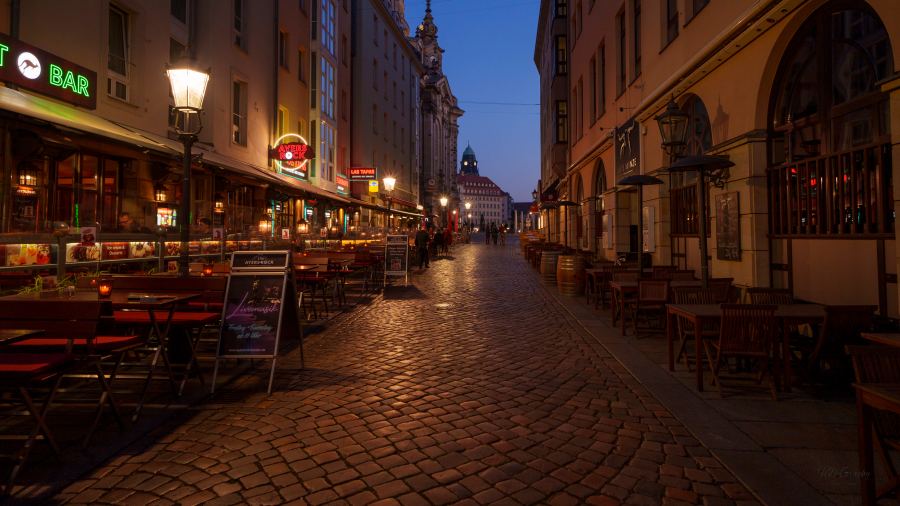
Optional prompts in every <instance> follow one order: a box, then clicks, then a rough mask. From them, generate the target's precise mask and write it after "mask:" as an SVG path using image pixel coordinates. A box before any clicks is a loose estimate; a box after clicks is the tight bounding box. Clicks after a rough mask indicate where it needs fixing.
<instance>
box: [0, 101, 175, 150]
mask: <svg viewBox="0 0 900 506" xmlns="http://www.w3.org/2000/svg"><path fill="white" fill-rule="evenodd" d="M0 109H5V110H7V111H10V112H13V113H16V114H21V115H23V116H29V117H32V118H36V119H39V120H43V121H46V122H48V123H53V124H57V125H61V126H64V127H67V128H71V129H72V130H79V131H82V132H85V133H89V134H94V135H100V136H103V137H106V138H109V139H112V140H115V141H119V142H123V143H125V144H131V145H135V146H139V147H141V148H144V149H153V150H156V151H161V152H163V153H166V154H173V153H172V151H171V149H170V148H169V147H168V146H166V145H163V144H160V143H158V142H154V141H153V140H151V139H149V138H147V137H144V136H142V135H139V134H137V133H135V132H133V131H131V130H129V129H126V128H123V127H122V126H120V125H118V124H116V123H113V122H112V121H109V120H107V119H104V118H101V117H100V116H97V115H95V114H92V113H90V112H87V111H85V110H82V109H78V108H76V107H73V106H70V105H66V104H61V103H59V102H54V101H52V100H48V99H46V98H43V97H39V96H36V95H30V94H28V93H22V92H21V91H18V90H13V89H10V88H5V87H0ZM180 152H181V150H177V151H176V153H180Z"/></svg>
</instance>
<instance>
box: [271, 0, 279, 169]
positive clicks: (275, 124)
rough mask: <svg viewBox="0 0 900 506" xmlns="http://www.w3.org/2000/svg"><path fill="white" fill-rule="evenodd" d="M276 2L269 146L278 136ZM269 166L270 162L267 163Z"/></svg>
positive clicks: (274, 7)
mask: <svg viewBox="0 0 900 506" xmlns="http://www.w3.org/2000/svg"><path fill="white" fill-rule="evenodd" d="M278 2H279V0H272V10H273V11H274V12H273V18H274V27H275V29H274V30H272V35H273V39H272V42H273V44H272V46H273V47H274V49H275V50H274V51H273V52H272V56H273V57H274V59H275V61H274V63H275V64H274V65H272V93H273V96H272V113H273V114H272V134H271V135H270V136H269V139H270V143H271V144H270V146H269V147H271V146H272V144H274V141H275V136H276V135H277V134H278V77H279V72H280V70H281V65H280V62H279V61H278V38H279V36H280V35H281V25H280V24H279V21H280V19H279V18H280V16H279V11H278ZM268 163H269V164H270V165H271V163H272V162H271V161H269V162H268Z"/></svg>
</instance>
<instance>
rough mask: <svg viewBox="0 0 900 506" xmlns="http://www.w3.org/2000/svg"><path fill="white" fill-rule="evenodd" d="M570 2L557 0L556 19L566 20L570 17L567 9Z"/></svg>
mask: <svg viewBox="0 0 900 506" xmlns="http://www.w3.org/2000/svg"><path fill="white" fill-rule="evenodd" d="M567 1H568V0H556V17H558V18H564V17H566V16H568V15H569V13H568V9H566V3H567Z"/></svg>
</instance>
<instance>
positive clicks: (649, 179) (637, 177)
mask: <svg viewBox="0 0 900 506" xmlns="http://www.w3.org/2000/svg"><path fill="white" fill-rule="evenodd" d="M662 183H663V180H662V179H659V178H658V177H653V176H647V175H644V174H634V175H632V176H628V177H625V178H622V179H621V180H620V181H619V182H618V183H616V184H620V185H623V186H636V187H637V194H638V233H637V250H638V251H637V254H638V276H643V273H644V186H645V185H651V184H654V185H655V184H662Z"/></svg>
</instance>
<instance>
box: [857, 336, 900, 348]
mask: <svg viewBox="0 0 900 506" xmlns="http://www.w3.org/2000/svg"><path fill="white" fill-rule="evenodd" d="M860 335H861V336H862V338H863V339H865V340H867V341H872V342H873V343H878V344H883V345H885V346H893V347H894V348H900V333H897V332H863V333H862V334H860Z"/></svg>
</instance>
